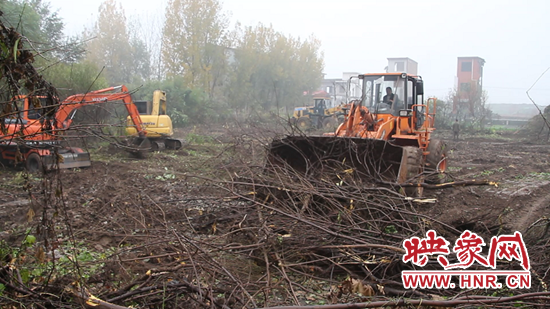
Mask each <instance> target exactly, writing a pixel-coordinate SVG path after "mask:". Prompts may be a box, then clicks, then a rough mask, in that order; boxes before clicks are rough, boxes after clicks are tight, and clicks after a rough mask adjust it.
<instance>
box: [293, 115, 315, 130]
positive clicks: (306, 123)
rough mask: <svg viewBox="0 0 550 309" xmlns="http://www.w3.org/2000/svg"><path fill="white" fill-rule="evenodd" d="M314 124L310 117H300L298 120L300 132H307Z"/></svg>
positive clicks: (297, 125)
mask: <svg viewBox="0 0 550 309" xmlns="http://www.w3.org/2000/svg"><path fill="white" fill-rule="evenodd" d="M311 126H312V122H311V119H309V118H308V117H300V118H298V120H296V127H298V128H299V129H300V130H302V131H303V130H307V129H309V128H311Z"/></svg>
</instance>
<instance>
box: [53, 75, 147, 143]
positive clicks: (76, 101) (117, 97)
mask: <svg viewBox="0 0 550 309" xmlns="http://www.w3.org/2000/svg"><path fill="white" fill-rule="evenodd" d="M111 101H122V102H123V103H124V106H125V107H126V110H127V111H128V115H130V118H131V119H132V122H133V123H134V125H135V126H136V130H137V131H138V136H139V137H145V136H146V135H147V132H146V131H145V129H144V125H143V123H142V122H141V118H140V117H139V112H138V109H137V107H136V105H135V104H134V101H133V100H132V97H131V95H130V93H129V92H128V88H126V86H124V85H120V86H116V87H110V88H105V89H101V90H96V91H92V92H89V93H85V94H75V95H72V96H70V97H68V98H67V99H65V101H63V102H61V103H60V105H59V108H58V110H57V112H56V114H55V121H54V128H55V129H57V130H65V129H67V128H69V126H70V125H71V124H72V121H73V119H72V118H73V117H74V113H73V112H74V111H75V110H76V109H78V108H81V107H84V106H86V105H92V104H99V103H105V102H111Z"/></svg>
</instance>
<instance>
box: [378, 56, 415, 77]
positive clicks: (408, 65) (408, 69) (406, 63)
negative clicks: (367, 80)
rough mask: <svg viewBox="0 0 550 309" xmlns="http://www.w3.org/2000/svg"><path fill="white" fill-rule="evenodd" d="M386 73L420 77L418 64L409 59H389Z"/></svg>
mask: <svg viewBox="0 0 550 309" xmlns="http://www.w3.org/2000/svg"><path fill="white" fill-rule="evenodd" d="M373 73H374V72H373ZM386 73H407V74H411V75H418V63H417V62H416V61H414V60H412V59H411V58H407V57H401V58H388V66H387V68H386Z"/></svg>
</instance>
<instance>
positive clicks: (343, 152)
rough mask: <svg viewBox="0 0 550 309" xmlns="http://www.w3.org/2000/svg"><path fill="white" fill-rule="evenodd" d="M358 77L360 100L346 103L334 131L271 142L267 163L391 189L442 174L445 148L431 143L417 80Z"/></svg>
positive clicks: (429, 118) (417, 191) (429, 112)
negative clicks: (385, 184)
mask: <svg viewBox="0 0 550 309" xmlns="http://www.w3.org/2000/svg"><path fill="white" fill-rule="evenodd" d="M359 79H360V81H361V83H362V97H361V100H357V101H354V102H351V107H350V109H349V112H348V113H347V114H346V116H345V120H344V122H343V123H342V124H341V125H340V126H339V127H338V128H337V129H336V131H335V132H334V133H329V134H324V135H323V136H287V137H285V138H282V139H275V140H273V141H272V143H271V145H270V148H269V153H268V162H269V163H270V164H273V165H275V166H284V167H289V168H291V169H293V170H295V171H297V172H298V174H300V175H305V176H310V177H315V178H318V179H319V177H321V178H320V179H325V180H326V179H330V177H331V176H334V177H335V180H340V181H341V180H342V179H345V177H344V176H342V175H346V177H347V176H350V175H351V176H352V177H355V179H357V178H359V179H361V180H370V181H371V182H373V183H377V182H385V183H392V184H396V185H399V184H401V185H403V184H405V183H407V184H411V183H413V184H418V183H421V182H424V179H425V176H426V175H436V174H437V173H441V172H444V171H445V169H446V165H447V154H446V149H445V144H444V143H443V142H442V141H440V140H433V139H431V133H432V132H433V130H434V117H435V111H436V101H435V99H429V100H428V102H427V103H426V104H425V103H424V87H423V81H422V78H421V77H420V76H413V75H409V74H406V73H380V74H364V75H360V76H359ZM432 102H433V103H432ZM323 177H324V178H323ZM403 189H404V190H403V192H404V193H405V194H406V195H410V196H413V195H414V196H420V195H422V187H420V186H416V187H409V186H407V187H406V188H405V187H404V188H403Z"/></svg>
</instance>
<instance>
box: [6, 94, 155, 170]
mask: <svg viewBox="0 0 550 309" xmlns="http://www.w3.org/2000/svg"><path fill="white" fill-rule="evenodd" d="M111 101H122V103H123V104H124V106H125V107H126V110H127V111H128V114H129V115H130V118H131V119H132V122H133V123H134V125H135V127H136V129H137V131H138V136H137V137H136V139H135V140H134V142H133V144H134V145H135V146H136V147H135V148H134V149H135V150H136V151H139V150H140V149H148V148H150V145H148V140H147V138H146V134H147V132H146V131H145V130H144V126H143V124H142V122H141V119H140V118H139V112H138V110H137V108H136V106H135V105H134V103H133V101H132V97H131V95H130V93H129V92H128V89H127V88H126V86H123V85H121V86H117V87H110V88H106V89H101V90H97V91H92V92H89V93H85V94H76V95H72V96H70V97H68V98H67V99H65V100H64V101H63V102H61V103H58V104H56V102H55V98H51V97H46V96H17V97H15V98H14V99H13V100H12V101H11V102H9V103H6V104H4V110H3V111H2V114H3V115H4V117H5V119H4V123H3V124H2V126H1V128H2V130H1V133H0V160H1V161H3V162H8V163H15V164H18V163H24V164H25V167H26V168H27V170H28V171H30V172H37V171H40V170H42V169H52V168H55V167H59V168H76V167H86V166H90V165H91V161H90V154H89V153H88V152H86V151H84V150H83V149H81V148H77V147H66V146H62V144H63V143H62V138H61V137H62V136H63V134H64V132H65V131H66V130H67V129H68V128H69V126H70V125H71V124H72V121H73V118H74V115H75V113H76V110H77V109H78V108H81V107H83V106H86V105H92V104H100V103H105V102H111Z"/></svg>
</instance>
